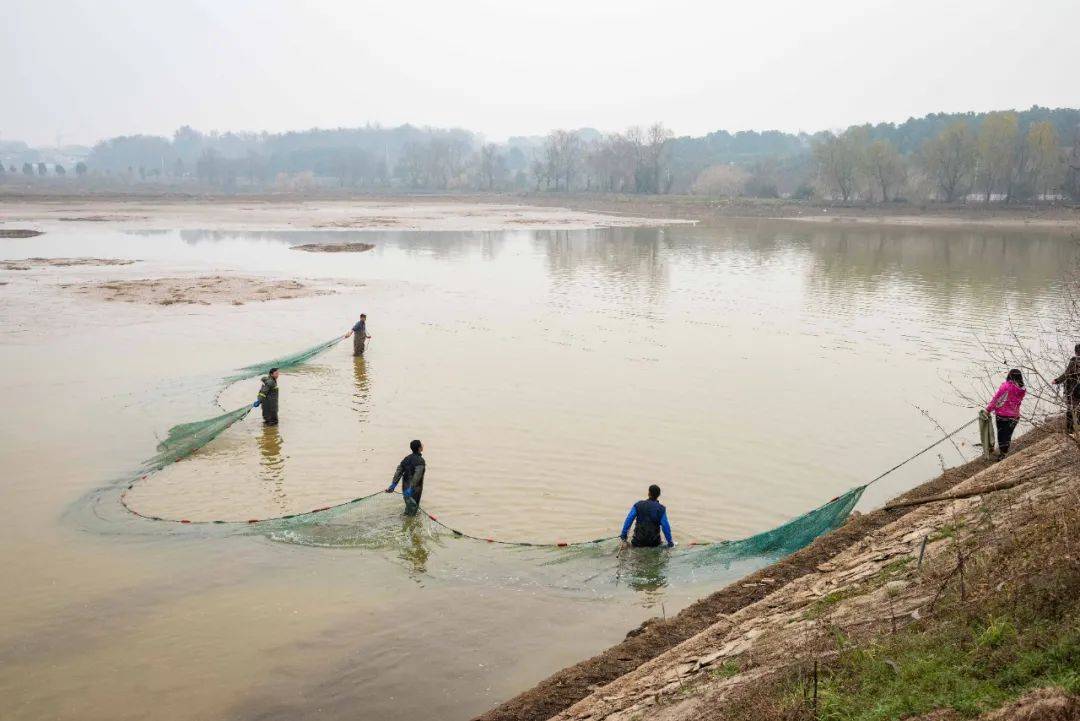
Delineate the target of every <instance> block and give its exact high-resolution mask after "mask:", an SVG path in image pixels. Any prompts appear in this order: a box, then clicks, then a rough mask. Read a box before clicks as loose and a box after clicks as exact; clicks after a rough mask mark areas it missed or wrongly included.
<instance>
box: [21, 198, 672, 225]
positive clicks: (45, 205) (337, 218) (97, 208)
mask: <svg viewBox="0 0 1080 721" xmlns="http://www.w3.org/2000/svg"><path fill="white" fill-rule="evenodd" d="M0 222H3V223H22V224H34V225H39V226H43V227H49V226H51V225H53V224H56V225H57V226H60V224H61V223H62V224H64V225H76V224H78V223H93V224H94V225H110V226H112V227H116V228H120V229H125V230H174V229H181V230H202V229H205V228H214V229H217V230H224V231H229V230H288V229H294V230H305V229H309V230H310V229H341V230H424V231H454V230H456V231H497V230H517V229H528V228H544V229H551V230H588V229H592V228H613V227H633V226H653V227H655V226H660V225H667V224H670V223H680V222H687V221H685V220H683V221H679V220H667V219H663V218H655V217H652V218H649V217H629V216H624V215H610V214H606V213H596V212H591V211H579V210H570V209H568V208H564V207H537V206H534V205H525V204H519V203H516V202H513V201H512V200H510V199H507V198H494V197H493V198H485V199H471V198H464V199H463V198H457V197H454V198H429V197H423V198H378V199H372V198H370V197H366V198H358V199H350V200H342V199H325V200H311V199H305V198H298V197H295V196H280V197H277V196H259V197H251V198H239V199H238V198H236V197H220V198H209V199H208V198H201V197H198V198H196V197H173V196H161V197H157V196H124V197H86V196H77V197H55V196H7V197H5V198H4V204H3V210H2V211H0Z"/></svg>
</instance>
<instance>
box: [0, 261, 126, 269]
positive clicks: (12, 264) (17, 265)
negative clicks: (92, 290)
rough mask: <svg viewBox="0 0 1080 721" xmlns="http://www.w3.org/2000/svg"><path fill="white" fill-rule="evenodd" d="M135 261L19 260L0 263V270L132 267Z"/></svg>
mask: <svg viewBox="0 0 1080 721" xmlns="http://www.w3.org/2000/svg"><path fill="white" fill-rule="evenodd" d="M137 262H138V261H136V260H122V259H118V258H19V259H18V260H5V261H0V270H31V269H33V268H69V267H72V266H108V265H132V264H133V263H137Z"/></svg>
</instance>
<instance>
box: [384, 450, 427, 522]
mask: <svg viewBox="0 0 1080 721" xmlns="http://www.w3.org/2000/svg"><path fill="white" fill-rule="evenodd" d="M409 448H410V449H412V453H410V454H409V455H407V456H405V457H404V458H402V459H401V463H399V464H398V467H397V470H396V471H394V480H393V482H392V483H391V484H390V487H389V488H387V489H386V492H387V493H393V492H394V489H395V488H397V484H398V483H399V482H400V483H401V495H402V496H404V497H405V515H406V516H415V515H416V512H417V510H419V508H420V496H421V495H422V494H423V493H424V471H425V470H426V469H427V464H426V463H425V462H424V456H423V452H424V444H423V443H421V442H420V441H413V442H412V443H410V444H409Z"/></svg>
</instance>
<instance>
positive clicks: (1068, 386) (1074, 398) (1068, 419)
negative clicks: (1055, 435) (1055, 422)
mask: <svg viewBox="0 0 1080 721" xmlns="http://www.w3.org/2000/svg"><path fill="white" fill-rule="evenodd" d="M1054 383H1064V384H1065V430H1066V432H1068V433H1072V432H1073V424H1074V423H1075V422H1076V412H1077V410H1080V343H1077V344H1076V347H1075V348H1073V357H1072V358H1070V359H1069V365H1068V366H1066V367H1065V372H1064V373H1062V374H1061V375H1059V376H1058V377H1057V378H1055V379H1054Z"/></svg>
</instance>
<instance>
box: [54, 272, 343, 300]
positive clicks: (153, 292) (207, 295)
mask: <svg viewBox="0 0 1080 721" xmlns="http://www.w3.org/2000/svg"><path fill="white" fill-rule="evenodd" d="M61 287H63V288H68V289H70V290H71V291H72V292H74V293H78V294H80V295H84V296H87V297H90V298H93V299H95V300H100V301H107V302H111V301H119V302H123V303H144V304H148V305H177V304H195V303H198V304H200V305H214V304H230V305H242V304H244V303H260V302H265V301H269V300H291V299H294V298H309V297H311V296H315V295H327V294H329V293H333V292H334V291H332V290H329V289H327V288H318V287H315V286H312V285H310V284H306V283H301V282H300V281H296V280H266V279H263V278H248V277H244V276H235V275H234V276H221V275H213V276H199V277H193V278H146V279H139V280H110V281H106V282H104V283H82V284H77V285H66V284H65V285H63V286H61Z"/></svg>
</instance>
